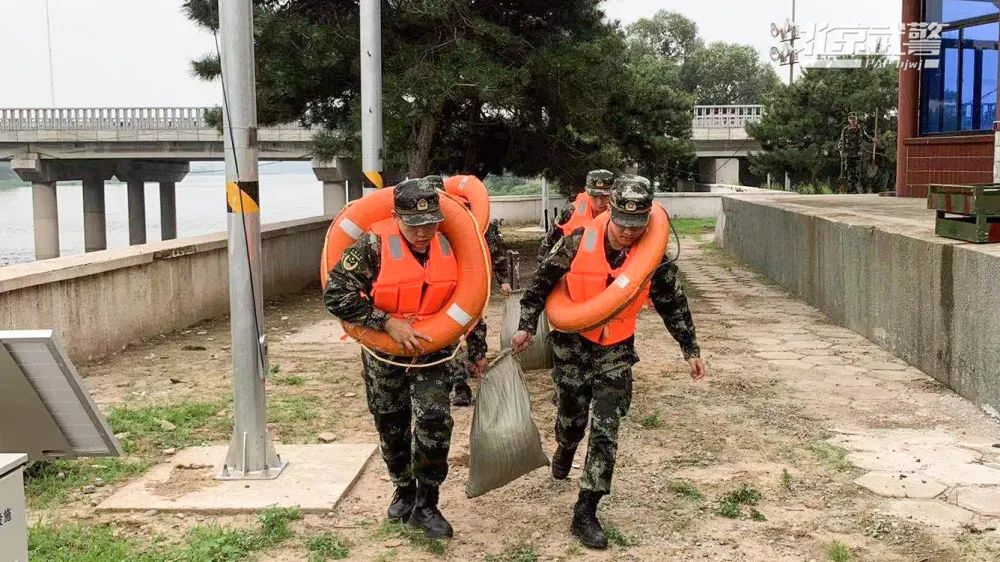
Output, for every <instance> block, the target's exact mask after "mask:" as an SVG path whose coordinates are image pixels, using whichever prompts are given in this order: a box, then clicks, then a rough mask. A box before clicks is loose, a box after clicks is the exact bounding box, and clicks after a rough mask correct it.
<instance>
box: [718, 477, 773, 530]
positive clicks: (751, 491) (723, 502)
mask: <svg viewBox="0 0 1000 562" xmlns="http://www.w3.org/2000/svg"><path fill="white" fill-rule="evenodd" d="M761 499H763V496H762V495H761V493H760V492H759V491H758V490H757V489H756V488H754V487H753V486H751V485H750V484H741V485H740V487H739V488H737V489H735V490H733V491H731V492H728V493H727V494H725V495H724V496H722V497H721V498H719V502H718V504H717V505H716V507H715V513H716V514H717V515H721V516H722V517H727V518H729V519H738V518H740V517H743V506H749V507H751V508H752V507H753V506H756V505H757V504H758V503H760V500H761ZM749 517H750V518H751V519H752V520H754V521H765V520H766V518H765V517H764V515H763V514H762V513H760V512H759V511H757V510H756V509H751V510H750V514H749Z"/></svg>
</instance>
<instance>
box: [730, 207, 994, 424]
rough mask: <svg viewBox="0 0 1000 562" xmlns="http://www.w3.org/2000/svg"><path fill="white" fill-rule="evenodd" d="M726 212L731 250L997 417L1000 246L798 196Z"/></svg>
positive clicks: (787, 287)
mask: <svg viewBox="0 0 1000 562" xmlns="http://www.w3.org/2000/svg"><path fill="white" fill-rule="evenodd" d="M918 203H919V202H918ZM722 207H723V216H722V219H723V220H720V228H721V232H718V233H717V236H718V238H719V239H720V241H721V242H722V244H723V245H724V246H725V248H726V249H727V250H728V251H730V252H731V253H733V254H734V255H735V256H737V257H738V258H739V259H741V260H742V261H744V262H745V263H747V264H748V265H750V266H752V267H753V268H754V269H756V270H758V271H760V272H761V273H763V274H765V275H766V276H767V277H769V278H771V279H772V280H774V281H776V282H777V283H779V284H781V285H782V286H784V287H785V288H786V289H788V290H790V291H791V292H793V293H795V294H796V295H798V296H800V297H802V298H803V299H805V300H806V301H808V302H809V303H810V304H812V305H813V306H816V307H817V308H819V309H821V310H822V311H823V312H824V313H826V314H827V315H829V316H830V317H831V318H832V319H834V320H835V321H837V322H838V323H840V324H842V325H844V326H846V327H848V328H850V329H852V330H855V331H857V332H859V333H861V334H863V335H864V336H866V337H868V338H869V339H871V340H872V341H874V342H876V343H878V344H879V345H881V346H882V347H884V348H886V349H888V350H889V351H891V352H893V353H894V354H896V355H897V356H899V357H900V358H902V359H904V360H906V361H907V362H909V363H911V364H913V365H915V366H917V367H918V368H919V369H921V370H922V371H924V372H926V373H927V374H929V375H931V376H933V377H934V378H936V379H937V380H939V381H941V382H942V383H944V384H946V385H948V386H949V387H951V388H952V389H954V390H955V391H956V392H958V393H959V394H961V395H962V396H964V397H966V398H967V399H969V400H972V401H973V402H975V403H977V404H979V405H981V406H982V407H983V408H984V409H986V410H987V411H991V412H993V413H996V411H997V410H1000V247H997V246H978V245H973V244H963V243H959V242H956V241H951V240H946V239H943V238H939V237H936V236H934V235H933V232H932V231H931V228H932V224H933V223H932V222H931V221H930V220H927V221H926V224H923V223H924V222H925V221H916V223H917V224H919V226H914V223H913V222H911V223H907V222H905V221H903V220H898V221H895V220H893V217H891V216H890V217H881V218H875V219H872V218H865V217H864V216H860V215H858V214H853V213H844V212H838V210H837V209H834V208H827V209H816V208H809V207H804V206H799V205H795V204H794V198H782V199H775V198H755V199H751V198H748V197H745V196H731V197H725V198H724V199H723V201H722ZM803 375H804V376H808V373H803Z"/></svg>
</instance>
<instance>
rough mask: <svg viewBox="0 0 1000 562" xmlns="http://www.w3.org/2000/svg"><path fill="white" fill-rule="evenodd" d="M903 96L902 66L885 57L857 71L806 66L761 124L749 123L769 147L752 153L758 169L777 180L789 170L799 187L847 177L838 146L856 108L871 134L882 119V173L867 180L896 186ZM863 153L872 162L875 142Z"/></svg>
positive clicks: (773, 100)
mask: <svg viewBox="0 0 1000 562" xmlns="http://www.w3.org/2000/svg"><path fill="white" fill-rule="evenodd" d="M897 95H898V76H897V68H896V66H895V65H892V64H889V63H888V62H887V61H886V60H884V59H879V58H870V59H867V60H866V62H865V64H864V66H863V67H862V68H857V69H806V70H805V71H804V72H803V74H802V76H801V77H799V78H798V79H797V80H796V82H795V83H794V84H793V85H792V86H791V87H782V88H781V89H779V90H778V91H777V92H776V93H775V94H774V95H773V96H772V97H771V98H770V99H769V100H767V101H766V108H765V114H764V118H763V119H762V120H761V122H760V123H756V124H750V125H748V126H747V131H748V132H749V133H750V134H751V135H752V136H753V137H754V138H755V139H757V140H758V141H760V143H761V146H762V147H763V148H764V152H762V153H759V154H757V155H754V156H751V158H750V163H751V169H752V171H753V172H754V173H755V174H756V175H758V176H765V175H767V174H768V173H771V174H773V175H774V177H776V178H780V177H783V175H784V173H785V172H786V171H787V172H788V173H789V175H790V176H791V179H792V184H793V185H797V184H800V183H809V184H812V185H818V184H820V183H824V182H825V183H829V182H832V181H835V180H836V181H840V182H842V181H844V180H838V178H839V176H840V167H841V161H840V152H839V150H838V147H837V145H838V142H839V140H840V134H841V130H842V129H843V127H844V126H845V125H846V124H847V114H848V113H850V112H852V111H853V112H856V113H857V114H858V118H859V121H860V122H861V124H862V126H863V127H864V128H865V130H866V131H867V132H868V133H869V134H871V135H874V133H875V122H876V117H877V120H878V136H877V137H876V145H877V146H876V150H877V155H876V159H875V162H876V164H877V165H878V168H879V173H878V175H876V176H875V177H874V178H862V179H863V180H865V181H867V183H868V184H869V185H870V186H872V187H874V188H875V189H876V190H884V189H891V186H893V185H894V182H895V172H896V106H897V104H898V99H897ZM862 153H863V154H864V162H865V163H866V164H867V163H869V162H870V161H871V155H872V149H871V145H870V144H868V143H865V146H863V151H862Z"/></svg>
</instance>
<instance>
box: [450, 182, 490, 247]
mask: <svg viewBox="0 0 1000 562" xmlns="http://www.w3.org/2000/svg"><path fill="white" fill-rule="evenodd" d="M444 190H445V191H447V192H448V195H451V196H454V197H458V198H460V199H463V200H465V201H468V202H469V207H470V208H471V210H472V216H474V217H476V222H478V223H479V232H480V234H486V229H487V228H489V226H490V193H489V191H488V190H487V189H486V185H485V184H484V183H483V182H482V181H480V179H479V178H477V177H476V176H451V177H450V178H448V179H446V180H444Z"/></svg>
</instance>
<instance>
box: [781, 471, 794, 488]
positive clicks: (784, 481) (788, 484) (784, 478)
mask: <svg viewBox="0 0 1000 562" xmlns="http://www.w3.org/2000/svg"><path fill="white" fill-rule="evenodd" d="M781 486H782V487H783V488H784V489H786V490H788V491H789V492H791V491H792V475H791V474H790V473H789V472H788V469H787V468H783V469H781Z"/></svg>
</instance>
